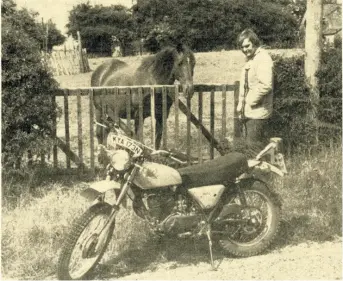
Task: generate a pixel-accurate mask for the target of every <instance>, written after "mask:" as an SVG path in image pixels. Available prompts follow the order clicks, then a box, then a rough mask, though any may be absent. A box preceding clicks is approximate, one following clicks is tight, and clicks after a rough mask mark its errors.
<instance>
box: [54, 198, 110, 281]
mask: <svg viewBox="0 0 343 281" xmlns="http://www.w3.org/2000/svg"><path fill="white" fill-rule="evenodd" d="M111 211H112V207H111V206H110V205H108V204H104V203H99V204H96V205H94V206H92V207H90V208H89V209H88V210H87V211H86V212H85V213H84V214H83V215H82V216H81V217H80V218H78V219H76V220H75V221H74V223H73V225H72V227H71V230H70V232H69V233H68V235H67V237H66V239H65V242H64V245H63V247H62V250H61V253H60V256H59V259H58V265H57V277H58V279H59V280H84V279H87V278H89V277H90V276H89V275H90V274H91V273H92V271H93V269H94V268H95V267H96V265H97V264H98V262H99V261H100V259H101V258H102V256H103V254H104V252H105V250H106V248H107V246H108V244H109V242H110V240H111V237H112V234H113V230H114V226H115V222H113V223H112V224H111V225H110V226H107V227H106V228H105V229H104V231H105V232H104V233H98V232H100V230H102V229H103V227H104V226H105V225H106V223H107V221H108V219H109V217H110V214H111ZM74 259H76V261H75V260H74ZM78 260H79V263H77V262H78Z"/></svg>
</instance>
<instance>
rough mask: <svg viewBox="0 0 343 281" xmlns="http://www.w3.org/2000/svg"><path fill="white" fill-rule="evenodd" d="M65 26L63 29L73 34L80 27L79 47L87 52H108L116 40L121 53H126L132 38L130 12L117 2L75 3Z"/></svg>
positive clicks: (74, 34)
mask: <svg viewBox="0 0 343 281" xmlns="http://www.w3.org/2000/svg"><path fill="white" fill-rule="evenodd" d="M67 28H68V32H67V33H68V34H69V35H72V36H73V37H74V38H76V37H77V31H80V34H81V38H82V44H83V47H85V48H86V49H87V51H88V52H89V53H99V52H100V53H103V54H106V55H111V54H112V48H113V47H114V46H115V45H116V44H119V46H120V48H121V51H122V54H123V55H126V54H127V53H128V51H129V49H130V45H131V43H132V41H133V39H134V32H133V22H132V17H131V14H130V13H129V10H128V9H127V8H125V7H124V6H121V5H111V6H109V7H105V6H102V5H95V6H92V5H91V4H89V2H87V3H82V4H78V5H77V6H74V7H73V9H72V10H71V12H70V14H69V23H68V24H67Z"/></svg>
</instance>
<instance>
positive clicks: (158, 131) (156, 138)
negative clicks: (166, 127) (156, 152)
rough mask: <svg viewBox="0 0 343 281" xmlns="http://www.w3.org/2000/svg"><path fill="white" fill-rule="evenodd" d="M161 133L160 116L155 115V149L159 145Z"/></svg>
mask: <svg viewBox="0 0 343 281" xmlns="http://www.w3.org/2000/svg"><path fill="white" fill-rule="evenodd" d="M162 133H163V123H162V116H156V134H155V149H159V148H160V146H161V140H162Z"/></svg>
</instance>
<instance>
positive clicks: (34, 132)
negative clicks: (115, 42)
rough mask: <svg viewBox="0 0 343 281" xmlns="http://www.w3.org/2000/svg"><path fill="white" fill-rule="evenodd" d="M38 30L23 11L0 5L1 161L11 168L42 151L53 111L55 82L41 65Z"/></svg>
mask: <svg viewBox="0 0 343 281" xmlns="http://www.w3.org/2000/svg"><path fill="white" fill-rule="evenodd" d="M37 30H38V28H37V26H35V23H34V19H33V17H32V15H31V14H30V13H29V12H28V11H27V10H25V9H22V10H19V11H18V10H17V9H16V6H15V4H14V3H13V1H12V0H5V1H3V2H2V48H1V51H2V58H1V63H2V134H1V139H2V157H3V158H2V161H3V164H5V165H9V166H13V165H14V164H15V163H16V162H17V161H18V160H19V159H20V158H21V156H22V155H23V153H24V151H26V150H27V149H34V148H37V149H42V148H43V147H42V144H43V143H45V142H46V135H47V134H50V133H51V127H52V122H53V120H55V119H56V115H57V111H56V108H55V106H54V104H53V103H52V97H53V96H54V93H55V90H56V89H57V83H56V82H55V80H53V78H52V76H51V74H50V73H48V71H47V69H46V68H45V66H44V65H43V64H42V62H41V61H42V57H41V52H40V41H39V32H37Z"/></svg>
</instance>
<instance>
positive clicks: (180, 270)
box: [120, 239, 342, 280]
mask: <svg viewBox="0 0 343 281" xmlns="http://www.w3.org/2000/svg"><path fill="white" fill-rule="evenodd" d="M215 265H216V266H217V270H215V271H214V270H211V266H210V264H209V263H205V262H200V263H198V264H195V265H187V266H182V265H181V266H180V265H177V264H176V263H173V262H167V263H162V264H160V265H158V266H157V268H156V269H155V270H153V271H151V270H148V271H146V272H143V273H140V274H130V275H126V276H125V277H121V278H120V279H121V280H158V279H159V280H252V279H254V280H318V279H320V280H342V240H341V239H339V240H337V241H334V242H324V243H317V242H308V243H302V244H298V245H296V246H286V247H284V248H281V249H278V250H274V251H271V252H269V253H267V254H264V255H260V256H254V257H250V258H240V259H237V258H236V259H235V258H225V259H223V260H215Z"/></svg>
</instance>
